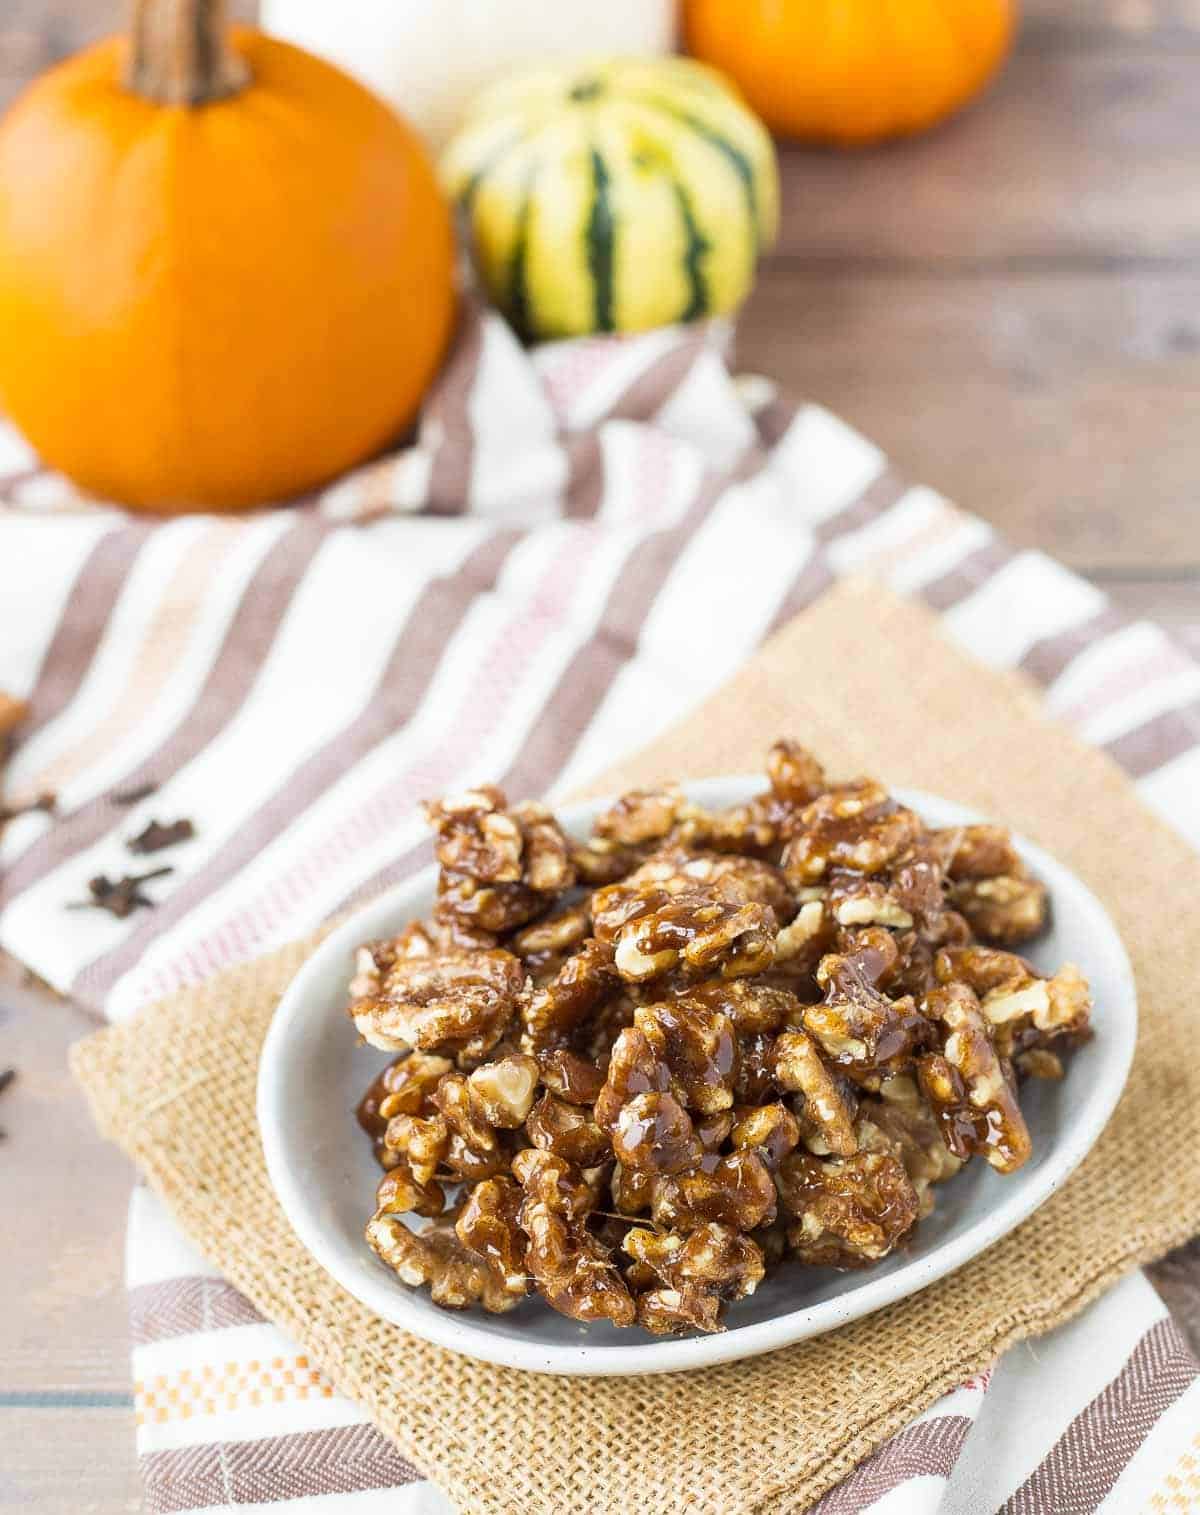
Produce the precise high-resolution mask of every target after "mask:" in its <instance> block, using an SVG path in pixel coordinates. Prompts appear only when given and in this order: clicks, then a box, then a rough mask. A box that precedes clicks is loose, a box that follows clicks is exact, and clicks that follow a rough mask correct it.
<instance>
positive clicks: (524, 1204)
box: [513, 1147, 636, 1326]
mask: <svg viewBox="0 0 1200 1515" xmlns="http://www.w3.org/2000/svg"><path fill="white" fill-rule="evenodd" d="M513 1176H514V1178H516V1180H517V1182H518V1183H519V1184H520V1185H521V1187H522V1189H523V1190H524V1196H523V1198H522V1201H521V1212H520V1219H521V1229H522V1230H523V1231H524V1232H525V1235H526V1237H527V1239H528V1245H527V1248H526V1253H525V1260H526V1266H527V1267H528V1270H529V1273H530V1275H531V1276H532V1278H533V1281H534V1283H535V1284H536V1286H537V1290H538V1293H539V1294H540V1295H541V1296H542V1297H543V1299H545V1300H546V1302H547V1304H549V1305H551V1306H553V1308H554V1309H556V1310H558V1311H559V1312H560V1313H561V1314H563V1315H569V1316H571V1317H572V1319H574V1320H583V1321H589V1320H611V1321H612V1322H613V1324H614V1325H618V1326H630V1325H632V1324H633V1322H634V1318H635V1314H636V1311H635V1307H634V1303H633V1298H632V1296H631V1295H630V1293H629V1290H628V1288H627V1287H626V1284H625V1280H624V1279H623V1278H622V1277H621V1274H620V1271H619V1270H618V1268H617V1266H616V1264H615V1263H614V1262H613V1260H612V1257H611V1255H610V1253H609V1250H608V1248H607V1247H605V1246H604V1244H603V1243H602V1242H601V1241H600V1240H599V1238H598V1237H596V1236H594V1235H593V1234H592V1233H591V1232H590V1231H589V1230H588V1229H587V1224H586V1218H587V1215H588V1213H589V1211H590V1210H591V1209H592V1208H593V1200H594V1195H593V1193H592V1190H591V1189H590V1188H589V1187H588V1185H587V1184H585V1183H584V1181H583V1179H582V1177H581V1175H580V1174H579V1172H578V1169H575V1168H573V1167H572V1165H571V1164H570V1163H567V1162H565V1161H564V1160H563V1159H562V1158H559V1157H555V1156H554V1155H553V1154H552V1153H549V1152H541V1151H539V1150H538V1149H537V1148H536V1147H527V1148H526V1149H525V1150H524V1151H523V1152H518V1153H517V1155H516V1156H515V1157H514V1158H513Z"/></svg>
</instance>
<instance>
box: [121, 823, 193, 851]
mask: <svg viewBox="0 0 1200 1515" xmlns="http://www.w3.org/2000/svg"><path fill="white" fill-rule="evenodd" d="M195 835H196V828H195V826H194V825H193V824H192V823H191V821H188V820H183V819H180V820H178V821H171V822H170V823H169V824H164V823H163V822H162V821H151V822H150V824H149V825H148V826H146V827H145V828H144V829H143V830H142V831H139V832H138V834H137V836H135V837H131V838H130V840H129V841H128V842H126V843H125V845H126V846H127V847H128V848H129V850H130V852H138V853H143V854H144V853H147V852H161V851H162V850H163V848H164V847H174V846H176V845H177V844H178V843H179V842H190V841H191V839H192V838H193V837H194V836H195Z"/></svg>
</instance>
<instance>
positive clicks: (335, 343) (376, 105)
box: [0, 0, 455, 512]
mask: <svg viewBox="0 0 1200 1515" xmlns="http://www.w3.org/2000/svg"><path fill="white" fill-rule="evenodd" d="M454 305H455V294H454V251H453V234H452V228H451V223H450V216H449V211H448V208H447V206H446V203H445V200H444V198H443V196H442V193H441V190H440V189H439V187H438V185H437V181H436V177H435V173H434V169H433V167H432V165H431V163H430V162H429V160H428V158H427V156H426V153H425V150H424V148H423V147H422V145H421V143H420V141H419V140H418V138H417V136H416V134H415V132H414V131H413V130H412V129H411V128H409V127H408V126H407V125H405V123H404V122H403V121H402V120H401V119H400V118H399V117H398V116H397V115H395V114H394V113H393V112H392V111H391V110H390V109H389V108H388V107H387V106H385V105H384V104H383V103H382V102H381V101H379V100H378V99H377V98H376V97H375V96H374V95H372V94H371V93H369V92H368V91H367V90H366V89H364V88H363V87H362V86H361V85H359V84H356V83H355V82H354V81H353V80H351V79H350V78H349V77H348V76H347V75H346V74H343V73H341V72H340V71H339V70H338V69H335V68H333V67H332V66H331V65H329V64H327V63H323V62H321V61H320V60H319V59H317V58H314V57H312V56H311V55H310V54H308V53H305V52H302V51H301V50H300V49H299V48H295V47H291V46H289V45H288V44H286V43H283V42H278V41H275V40H274V39H272V38H270V37H267V36H264V35H263V34H262V33H261V32H257V31H253V30H249V29H241V28H239V29H237V30H234V31H233V32H229V31H227V30H226V27H225V25H224V15H223V4H222V0H139V3H138V4H137V6H136V9H135V15H134V26H133V30H132V35H131V36H130V38H129V39H128V41H126V40H125V39H118V38H114V39H110V40H108V41H106V42H101V43H99V44H98V45H97V46H95V47H92V48H89V49H87V50H86V51H85V52H83V53H80V54H79V55H77V56H76V57H74V58H72V59H70V60H68V61H67V62H66V63H64V64H62V65H60V66H59V67H58V68H56V69H53V70H52V71H51V72H49V73H48V74H46V75H44V76H43V77H42V78H41V79H40V80H38V81H37V82H36V83H35V84H34V85H33V86H32V87H31V88H30V89H29V90H28V91H27V92H26V93H25V95H24V96H23V97H22V98H21V99H20V100H18V102H17V103H16V105H15V106H14V107H13V109H12V111H11V112H10V114H9V115H8V117H7V118H6V120H5V121H4V122H3V123H2V124H0V409H3V410H5V411H7V412H8V413H9V415H10V416H11V417H12V419H13V420H14V421H15V422H16V424H17V425H18V426H19V427H20V428H21V429H22V430H23V431H24V432H25V434H26V436H27V437H28V438H29V440H30V441H31V442H32V443H33V445H34V447H35V448H36V449H37V450H38V452H39V453H40V454H41V455H42V457H43V458H44V459H45V461H46V462H47V463H48V464H50V465H51V466H52V467H54V468H58V469H60V470H62V471H63V472H64V473H66V474H68V475H69V476H70V477H71V478H72V479H74V480H75V481H76V482H77V483H78V484H80V485H81V486H82V487H83V488H85V489H87V490H89V491H92V492H94V493H96V494H99V495H102V496H105V497H107V498H110V499H115V500H120V501H122V502H125V503H127V504H129V505H131V506H134V507H140V508H143V509H149V510H159V511H167V512H173V511H177V510H182V509H187V508H189V507H197V506H199V507H205V508H209V509H218V510H227V509H236V508H239V507H242V506H249V505H255V504H259V503H263V502H267V501H271V500H275V499H280V498H283V497H286V496H287V495H290V494H295V493H297V492H299V491H302V490H305V489H308V488H310V487H312V486H314V485H317V484H319V483H321V482H323V481H325V480H327V479H329V478H331V477H332V476H333V475H335V474H336V473H338V472H339V471H341V470H342V469H345V468H347V467H349V466H351V465H352V464H354V463H357V462H360V461H361V460H362V459H363V458H365V457H366V456H368V455H369V454H371V453H372V452H374V451H376V450H377V449H379V448H380V447H382V446H383V445H384V444H385V443H386V442H388V441H389V440H390V439H392V438H393V437H395V436H396V435H397V433H398V432H399V431H400V430H401V429H402V428H403V427H404V426H405V425H406V424H407V423H408V422H409V421H410V420H411V418H412V416H413V415H414V413H415V411H416V408H417V406H418V404H419V402H420V400H421V397H422V395H423V394H424V392H425V390H426V388H427V386H428V384H429V382H430V380H431V378H432V377H433V374H434V372H435V370H436V368H437V365H438V362H439V360H440V358H441V356H442V353H443V351H444V349H445V346H446V343H447V340H448V338H449V334H450V329H451V326H452V322H453V316H454Z"/></svg>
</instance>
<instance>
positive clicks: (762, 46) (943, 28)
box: [684, 0, 1016, 147]
mask: <svg viewBox="0 0 1200 1515" xmlns="http://www.w3.org/2000/svg"><path fill="white" fill-rule="evenodd" d="M1015 22H1016V3H1015V0H895V3H893V4H887V5H884V4H881V3H880V0H838V3H837V4H836V5H814V4H813V3H812V0H684V31H685V36H686V38H687V45H688V48H689V50H690V51H691V52H692V53H694V54H695V56H696V57H697V58H703V59H704V61H705V62H706V63H711V64H713V65H714V66H715V67H717V68H719V69H722V70H723V71H724V72H725V73H727V74H728V75H729V76H730V77H731V78H732V79H733V80H734V82H735V83H736V84H737V85H738V87H739V88H740V89H741V91H742V93H743V94H744V95H745V96H746V99H747V100H748V101H749V102H750V104H751V106H753V108H754V109H755V110H756V111H757V112H758V114H759V115H760V116H761V117H762V118H763V120H764V121H765V122H766V123H767V125H768V126H769V127H770V128H771V130H772V131H774V132H777V133H778V134H779V135H780V136H784V137H796V138H799V139H801V140H804V141H811V142H831V143H836V144H838V145H840V146H847V147H852V146H858V145H860V144H863V143H867V142H876V141H879V140H880V139H881V138H884V137H897V136H904V135H906V134H907V133H909V132H916V131H921V130H923V129H924V128H925V127H927V126H932V125H933V124H934V122H935V121H940V120H942V118H943V117H945V116H948V115H949V114H950V113H951V112H952V111H955V110H957V109H958V108H959V106H961V105H963V104H965V103H966V101H968V100H969V99H970V98H971V97H972V96H973V95H974V94H976V93H977V92H978V91H979V90H980V89H982V87H983V85H984V84H985V83H986V82H987V80H988V79H990V78H991V76H992V74H993V73H994V72H995V71H996V69H997V68H998V67H999V65H1000V63H1001V61H1002V60H1003V58H1004V56H1005V54H1006V53H1007V52H1008V49H1009V46H1010V44H1011V41H1012V35H1013V30H1014V27H1015Z"/></svg>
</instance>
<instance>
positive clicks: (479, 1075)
mask: <svg viewBox="0 0 1200 1515" xmlns="http://www.w3.org/2000/svg"><path fill="white" fill-rule="evenodd" d="M539 1077H540V1069H539V1068H538V1065H537V1062H536V1060H535V1059H534V1058H532V1057H526V1056H525V1055H524V1054H522V1053H513V1054H512V1055H511V1056H509V1057H501V1058H498V1059H497V1060H496V1061H495V1062H493V1063H484V1064H483V1065H482V1066H481V1067H478V1068H476V1069H475V1071H474V1072H473V1073H472V1074H471V1075H470V1077H469V1078H468V1079H467V1084H468V1086H469V1090H470V1097H471V1101H472V1103H473V1104H474V1105H475V1106H476V1108H477V1109H478V1110H479V1112H480V1113H481V1114H482V1116H483V1118H484V1120H485V1121H486V1122H487V1123H488V1125H490V1126H496V1127H499V1128H500V1129H502V1130H506V1131H516V1130H519V1129H520V1127H521V1126H523V1125H524V1124H525V1119H526V1117H527V1116H528V1114H529V1112H530V1110H532V1109H533V1098H534V1095H535V1094H536V1093H537V1086H538V1079H539Z"/></svg>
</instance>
